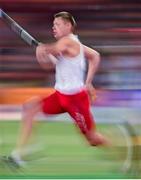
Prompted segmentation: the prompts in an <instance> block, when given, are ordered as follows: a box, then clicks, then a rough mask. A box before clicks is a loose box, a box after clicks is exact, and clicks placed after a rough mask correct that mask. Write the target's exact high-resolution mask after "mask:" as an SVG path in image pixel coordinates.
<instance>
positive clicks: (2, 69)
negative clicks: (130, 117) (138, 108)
mask: <svg viewBox="0 0 141 180" xmlns="http://www.w3.org/2000/svg"><path fill="white" fill-rule="evenodd" d="M0 7H1V8H2V9H3V10H4V11H5V12H6V13H8V14H9V16H11V17H12V18H13V19H14V20H15V21H16V22H17V23H19V24H20V25H21V26H22V27H23V28H24V29H25V30H27V31H28V32H29V33H30V34H31V35H33V37H35V38H36V39H37V40H39V41H40V42H44V43H45V42H52V41H54V39H53V37H52V21H53V15H54V14H55V13H57V12H59V11H69V12H70V13H72V14H73V16H74V17H75V19H76V21H77V25H78V26H77V32H76V33H77V34H78V35H79V38H80V40H81V41H82V42H83V43H84V44H86V45H88V46H90V47H92V48H94V49H96V50H97V51H98V52H99V53H100V54H101V63H100V66H99V69H98V72H97V74H96V75H95V77H94V80H93V82H94V85H95V87H96V88H97V89H98V90H108V92H110V93H111V91H113V90H114V91H115V92H116V93H117V94H120V95H121V94H122V92H123V94H124V95H125V94H126V96H128V98H130V97H131V96H132V97H133V96H136V97H139V96H140V89H141V57H140V55H141V1H139V0H138V1H137V0H135V1H133V0H87V1H85V0H71V1H70V0H52V1H50V0H38V1H37V0H28V1H27V0H0ZM53 85H54V67H53V66H52V64H49V66H48V70H46V71H45V70H43V69H42V68H41V67H40V66H39V64H38V63H37V61H36V57H35V49H33V48H31V47H30V46H28V45H27V44H26V43H25V42H23V41H22V40H21V39H20V38H19V37H18V36H17V35H16V34H15V33H14V32H12V31H11V30H10V29H9V28H8V26H7V25H6V24H5V23H4V22H2V20H0V87H2V88H4V87H53ZM122 90H123V91H122ZM135 90H136V91H135ZM121 91H122V92H121ZM127 91H128V94H127V93H126V92H127ZM124 95H122V96H120V98H121V99H122V98H124ZM108 96H109V97H110V95H108ZM114 97H115V96H113V98H114ZM116 97H117V96H116ZM118 98H119V95H118ZM132 99H133V98H132Z"/></svg>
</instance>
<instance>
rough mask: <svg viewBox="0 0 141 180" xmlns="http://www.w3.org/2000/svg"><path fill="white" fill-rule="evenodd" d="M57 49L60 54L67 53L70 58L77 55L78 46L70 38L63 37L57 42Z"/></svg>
mask: <svg viewBox="0 0 141 180" xmlns="http://www.w3.org/2000/svg"><path fill="white" fill-rule="evenodd" d="M57 47H58V48H59V49H60V51H61V52H62V53H65V54H66V53H67V54H70V56H71V55H72V56H73V55H75V54H78V52H79V49H80V44H79V43H78V42H77V41H76V40H74V39H72V38H70V37H64V38H62V39H60V40H59V41H58V42H57Z"/></svg>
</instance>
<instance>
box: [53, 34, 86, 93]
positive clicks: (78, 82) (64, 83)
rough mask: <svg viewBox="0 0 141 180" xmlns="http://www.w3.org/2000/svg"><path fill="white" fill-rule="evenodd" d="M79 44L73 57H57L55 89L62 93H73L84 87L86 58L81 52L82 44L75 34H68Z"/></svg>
mask: <svg viewBox="0 0 141 180" xmlns="http://www.w3.org/2000/svg"><path fill="white" fill-rule="evenodd" d="M69 37H70V38H72V39H73V40H76V41H77V42H78V43H79V44H80V52H79V54H78V55H77V56H75V57H64V56H63V55H60V56H58V57H57V59H58V61H57V63H56V83H55V89H56V90H58V91H59V92H61V93H63V94H75V93H78V92H80V91H81V90H82V89H84V79H85V73H86V60H85V57H84V52H83V45H82V44H81V43H80V41H79V40H78V38H77V36H75V35H73V34H71V35H70V36H69Z"/></svg>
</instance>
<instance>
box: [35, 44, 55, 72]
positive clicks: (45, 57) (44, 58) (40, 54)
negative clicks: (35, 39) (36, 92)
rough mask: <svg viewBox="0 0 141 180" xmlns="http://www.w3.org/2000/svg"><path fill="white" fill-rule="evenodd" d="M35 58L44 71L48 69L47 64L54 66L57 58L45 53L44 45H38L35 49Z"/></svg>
mask: <svg viewBox="0 0 141 180" xmlns="http://www.w3.org/2000/svg"><path fill="white" fill-rule="evenodd" d="M36 58H37V61H38V63H39V64H40V66H41V67H42V68H44V69H47V68H48V64H49V63H50V62H51V63H52V64H56V62H57V58H56V57H55V56H53V55H52V54H48V53H47V52H46V45H45V44H40V45H39V46H38V47H37V48H36Z"/></svg>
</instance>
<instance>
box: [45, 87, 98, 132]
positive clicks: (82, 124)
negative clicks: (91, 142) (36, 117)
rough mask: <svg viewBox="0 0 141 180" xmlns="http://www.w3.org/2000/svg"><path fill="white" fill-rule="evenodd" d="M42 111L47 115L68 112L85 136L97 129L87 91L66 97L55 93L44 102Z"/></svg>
mask: <svg viewBox="0 0 141 180" xmlns="http://www.w3.org/2000/svg"><path fill="white" fill-rule="evenodd" d="M42 110H43V112H44V113H46V114H60V113H65V112H68V113H69V114H70V116H71V117H72V118H73V119H74V121H75V123H76V125H77V126H78V127H79V128H80V130H81V132H82V133H84V134H86V133H87V132H88V131H90V130H91V129H93V128H94V127H95V123H94V121H93V118H92V114H91V112H90V103H89V98H88V94H87V92H86V91H85V90H83V91H81V92H80V93H77V94H74V95H65V94H62V93H60V92H58V91H55V93H53V94H51V95H50V96H48V97H47V98H44V99H43V100H42Z"/></svg>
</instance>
